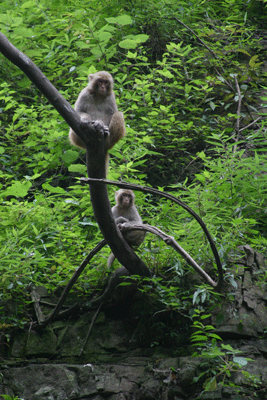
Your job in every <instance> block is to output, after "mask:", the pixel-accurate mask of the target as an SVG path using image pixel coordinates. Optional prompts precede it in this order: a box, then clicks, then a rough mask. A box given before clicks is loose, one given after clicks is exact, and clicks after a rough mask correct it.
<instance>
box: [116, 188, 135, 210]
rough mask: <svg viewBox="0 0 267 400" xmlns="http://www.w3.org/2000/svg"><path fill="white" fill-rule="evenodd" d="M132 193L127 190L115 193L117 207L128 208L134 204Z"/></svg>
mask: <svg viewBox="0 0 267 400" xmlns="http://www.w3.org/2000/svg"><path fill="white" fill-rule="evenodd" d="M134 198H135V195H134V192H133V191H132V190H129V189H120V190H118V191H117V192H116V193H115V200H116V203H117V205H118V206H119V207H121V208H126V209H127V208H129V207H131V206H132V205H133V204H134Z"/></svg>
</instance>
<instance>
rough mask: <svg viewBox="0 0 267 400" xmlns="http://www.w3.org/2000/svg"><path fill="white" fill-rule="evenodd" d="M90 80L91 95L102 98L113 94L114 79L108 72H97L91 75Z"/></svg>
mask: <svg viewBox="0 0 267 400" xmlns="http://www.w3.org/2000/svg"><path fill="white" fill-rule="evenodd" d="M88 78H89V88H90V91H91V93H93V94H95V95H97V96H101V97H106V96H108V95H110V94H111V93H112V90H113V78H112V76H111V75H110V74H109V73H108V72H106V71H100V72H96V73H95V74H90V75H89V77H88Z"/></svg>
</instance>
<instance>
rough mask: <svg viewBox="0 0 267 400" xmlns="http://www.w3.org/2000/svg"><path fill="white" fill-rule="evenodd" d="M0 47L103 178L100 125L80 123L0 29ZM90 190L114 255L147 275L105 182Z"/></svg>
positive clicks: (91, 168)
mask: <svg viewBox="0 0 267 400" xmlns="http://www.w3.org/2000/svg"><path fill="white" fill-rule="evenodd" d="M0 51H1V53H2V54H3V55H4V56H5V57H6V58H8V59H9V60H10V61H11V62H12V63H13V64H15V65H17V66H18V67H19V68H20V69H21V70H22V71H23V72H24V73H25V74H26V75H27V76H28V78H29V79H30V80H31V81H32V82H33V83H34V84H35V85H36V86H37V87H38V88H39V89H40V91H41V92H42V93H43V95H44V96H45V97H46V98H47V99H48V100H49V101H50V103H51V104H52V105H53V106H54V107H55V109H56V110H57V111H58V112H59V113H60V115H61V116H62V117H63V118H64V119H65V121H66V122H67V123H68V124H69V125H70V127H71V128H72V129H73V130H74V131H75V133H76V134H77V135H78V136H79V137H80V138H81V139H82V141H83V142H84V143H85V145H86V159H87V171H88V176H90V177H92V178H105V177H106V173H105V155H106V145H105V135H104V131H103V128H101V125H100V124H97V123H96V124H95V123H94V122H93V121H92V122H91V123H89V124H84V123H82V122H81V119H80V116H79V115H78V113H76V112H75V111H74V109H73V108H72V107H71V105H70V104H69V103H68V102H67V101H66V100H65V99H64V97H63V96H62V95H61V94H60V93H59V91H58V90H57V89H56V88H55V87H54V86H53V85H52V83H51V82H50V81H49V80H48V79H47V78H46V76H45V75H44V74H43V73H42V71H41V70H40V69H39V68H38V67H37V66H36V65H35V64H34V63H33V62H32V61H31V60H30V58H29V57H27V56H26V55H25V54H23V53H22V52H21V51H19V50H18V49H16V47H14V46H13V45H12V44H11V43H10V42H9V41H8V39H7V38H6V36H5V35H3V34H2V33H0ZM90 193H91V200H92V204H93V209H94V214H95V218H96V221H97V223H98V225H99V228H100V230H101V232H102V234H103V236H104V238H105V239H106V241H107V243H108V245H109V246H110V248H111V250H112V252H113V253H114V255H115V256H116V258H117V259H118V260H119V261H120V263H121V264H123V265H124V266H125V268H127V269H128V271H129V272H130V273H131V274H138V275H140V276H147V277H149V276H150V272H149V269H148V267H147V266H146V265H145V263H144V262H143V261H142V260H141V259H140V258H139V257H138V256H137V255H136V254H135V252H134V251H133V250H132V248H131V247H130V246H129V245H128V243H127V242H126V241H125V240H124V238H123V236H122V234H121V233H120V231H119V230H118V228H117V225H116V223H115V221H114V218H113V215H112V212H111V207H110V202H109V199H108V193H107V188H106V186H105V185H103V184H96V185H95V184H94V185H90Z"/></svg>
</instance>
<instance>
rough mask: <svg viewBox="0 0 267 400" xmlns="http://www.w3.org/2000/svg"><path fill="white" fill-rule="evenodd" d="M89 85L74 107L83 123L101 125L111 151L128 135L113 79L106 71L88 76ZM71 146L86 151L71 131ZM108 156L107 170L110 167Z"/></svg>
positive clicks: (81, 142)
mask: <svg viewBox="0 0 267 400" xmlns="http://www.w3.org/2000/svg"><path fill="white" fill-rule="evenodd" d="M88 79H89V83H88V85H87V86H86V87H85V88H84V89H83V90H82V91H81V93H80V94H79V96H78V99H77V101H76V103H75V105H74V109H75V111H77V112H78V113H79V115H80V116H81V119H82V121H83V122H89V121H95V122H98V123H100V124H101V125H102V126H103V128H104V132H105V133H108V131H109V135H107V150H109V149H111V148H112V147H113V146H114V145H115V144H116V143H117V142H118V141H119V140H120V139H122V138H123V137H124V136H125V134H126V129H125V122H124V116H123V113H122V112H119V111H118V107H117V104H116V100H115V95H114V92H113V78H112V76H111V75H110V74H109V73H108V72H106V71H100V72H96V73H95V74H90V75H89V76H88ZM69 139H70V142H71V144H73V145H74V146H76V147H79V148H82V149H85V144H84V143H83V141H82V140H81V139H80V138H79V136H78V135H76V133H75V132H74V131H73V130H72V129H70V131H69ZM108 159H109V158H108V154H107V155H106V170H107V165H108Z"/></svg>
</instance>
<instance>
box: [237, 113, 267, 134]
mask: <svg viewBox="0 0 267 400" xmlns="http://www.w3.org/2000/svg"><path fill="white" fill-rule="evenodd" d="M261 118H262V117H258V118H256V119H255V121H252V122H251V123H250V124H248V125H246V126H244V128H241V129H239V132H242V131H243V130H244V129H248V128H250V127H251V126H252V125H254V124H256V122H257V121H258V120H259V119H261Z"/></svg>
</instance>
